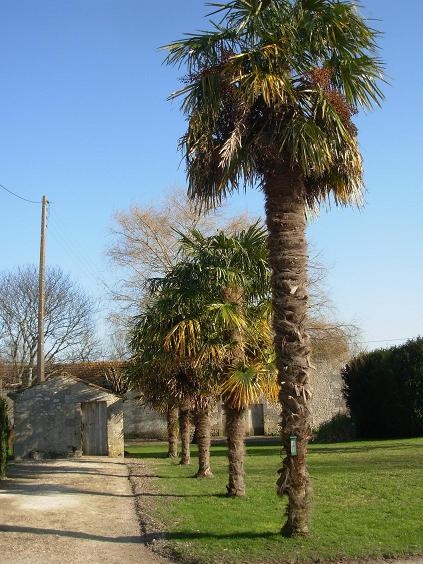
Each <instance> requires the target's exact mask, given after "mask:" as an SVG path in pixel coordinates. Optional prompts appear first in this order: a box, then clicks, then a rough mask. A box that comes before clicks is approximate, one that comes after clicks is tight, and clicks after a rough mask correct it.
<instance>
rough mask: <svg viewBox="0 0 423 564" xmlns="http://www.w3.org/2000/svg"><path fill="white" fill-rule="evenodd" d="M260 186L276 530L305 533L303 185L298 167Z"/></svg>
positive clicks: (306, 431) (306, 364)
mask: <svg viewBox="0 0 423 564" xmlns="http://www.w3.org/2000/svg"><path fill="white" fill-rule="evenodd" d="M264 191H265V197H266V220H267V227H268V230H269V260H270V265H271V268H272V279H271V286H272V302H273V328H274V333H275V350H276V364H277V368H278V379H279V384H280V386H281V389H280V394H279V398H280V403H281V405H282V414H281V431H282V442H283V446H284V448H285V452H286V457H285V458H284V460H283V462H282V468H281V469H280V470H279V474H280V476H279V479H278V481H277V491H278V494H279V495H280V496H283V495H287V496H288V507H287V521H286V523H285V525H284V526H283V528H282V531H281V532H282V534H283V535H285V536H289V537H291V536H306V535H307V534H308V530H309V516H310V515H309V514H310V498H311V485H310V479H309V475H308V471H307V466H306V454H307V444H308V441H309V439H310V437H311V421H310V412H309V408H308V400H309V397H310V392H309V389H308V372H309V368H310V361H309V355H310V346H309V339H308V336H307V333H306V317H307V313H308V312H307V302H308V295H307V260H308V257H307V243H306V239H305V229H306V216H305V188H304V184H303V182H302V179H301V175H300V174H299V173H298V171H295V170H292V169H290V168H288V167H286V168H282V167H281V168H280V169H279V170H277V171H274V172H273V173H272V174H269V175H268V176H267V178H266V179H265V187H264ZM291 436H294V437H295V438H296V439H295V440H296V454H295V452H293V451H291V446H290V444H291V439H290V437H291Z"/></svg>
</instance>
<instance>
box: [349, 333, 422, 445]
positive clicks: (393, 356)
mask: <svg viewBox="0 0 423 564" xmlns="http://www.w3.org/2000/svg"><path fill="white" fill-rule="evenodd" d="M342 377H343V380H344V396H345V399H346V402H347V406H348V408H349V410H350V413H351V416H352V419H353V421H354V422H355V424H356V427H357V434H358V436H359V437H362V438H395V437H415V436H420V435H422V434H423V339H422V338H421V337H418V338H417V339H414V340H410V341H408V342H407V343H406V344H404V345H401V346H398V347H391V348H389V349H379V350H375V351H372V352H370V353H363V354H361V355H359V356H358V357H355V358H354V359H353V360H352V361H351V362H350V363H349V364H347V366H346V367H345V368H344V369H343V371H342Z"/></svg>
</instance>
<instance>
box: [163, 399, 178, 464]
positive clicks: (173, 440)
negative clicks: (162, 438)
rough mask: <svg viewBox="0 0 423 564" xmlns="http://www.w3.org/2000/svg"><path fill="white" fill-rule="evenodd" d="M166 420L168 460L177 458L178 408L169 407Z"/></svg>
mask: <svg viewBox="0 0 423 564" xmlns="http://www.w3.org/2000/svg"><path fill="white" fill-rule="evenodd" d="M166 418H167V439H168V443H169V449H168V452H167V455H168V457H169V458H176V457H177V456H178V434H179V424H178V408H177V407H176V406H173V407H169V408H168V410H167V413H166Z"/></svg>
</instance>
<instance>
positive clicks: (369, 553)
mask: <svg viewBox="0 0 423 564" xmlns="http://www.w3.org/2000/svg"><path fill="white" fill-rule="evenodd" d="M193 451H194V453H193V454H194V459H193V463H192V466H190V467H186V466H185V467H184V466H179V465H178V464H177V463H175V462H172V461H170V460H169V459H167V458H166V446H165V445H158V444H149V445H144V446H128V447H127V452H128V455H129V456H130V457H134V458H136V457H139V458H143V459H144V462H145V463H146V464H147V467H148V479H149V481H151V490H149V492H145V495H148V496H149V502H150V503H149V508H150V511H151V508H153V511H154V518H155V519H158V520H159V521H160V522H161V523H162V524H163V527H164V529H165V530H166V539H167V542H168V543H169V545H170V547H171V550H172V553H173V554H174V555H175V556H176V557H178V558H179V559H180V560H182V561H183V562H184V563H190V562H191V563H193V562H196V563H206V562H207V563H211V562H214V563H217V562H225V563H229V562H233V563H235V562H244V563H246V562H248V563H253V562H254V563H265V562H266V563H270V562H321V561H330V560H334V561H337V560H340V559H347V560H348V559H361V558H363V559H375V558H382V557H383V558H389V557H404V556H409V555H416V554H423V526H422V522H423V507H422V500H423V471H422V468H423V439H405V440H395V441H366V442H364V441H363V442H361V441H360V442H351V443H338V444H325V445H322V444H313V445H310V454H309V469H310V474H311V477H312V481H313V488H314V501H313V517H312V532H311V535H310V537H309V538H308V539H306V540H304V539H301V540H300V539H285V538H283V537H282V536H281V535H280V534H279V530H280V527H281V525H282V522H283V521H284V515H283V514H284V511H285V506H286V501H285V500H282V499H279V498H277V496H276V494H275V481H276V471H277V468H278V466H279V461H280V447H279V446H278V445H276V444H265V445H263V444H254V443H253V444H250V445H249V446H248V447H247V457H246V482H247V497H246V498H245V499H228V498H226V497H225V496H224V492H225V484H226V479H227V462H226V449H225V447H224V446H223V445H219V446H214V447H213V448H212V468H213V473H214V478H212V479H203V480H198V479H195V478H193V477H192V476H193V474H194V472H195V469H196V462H197V461H196V459H195V447H194V448H193ZM142 495H143V494H141V496H142ZM152 501H153V503H152V504H151V502H152Z"/></svg>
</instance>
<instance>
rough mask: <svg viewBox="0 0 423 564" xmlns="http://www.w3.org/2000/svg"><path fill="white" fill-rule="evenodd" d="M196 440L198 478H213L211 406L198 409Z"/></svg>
mask: <svg viewBox="0 0 423 564" xmlns="http://www.w3.org/2000/svg"><path fill="white" fill-rule="evenodd" d="M196 419H197V423H196V427H195V429H196V438H197V445H198V472H197V473H196V475H195V476H196V477H197V478H211V477H213V474H212V471H211V468H210V442H211V438H210V437H211V421H210V408H209V406H208V405H207V406H205V407H198V408H197V410H196Z"/></svg>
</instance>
